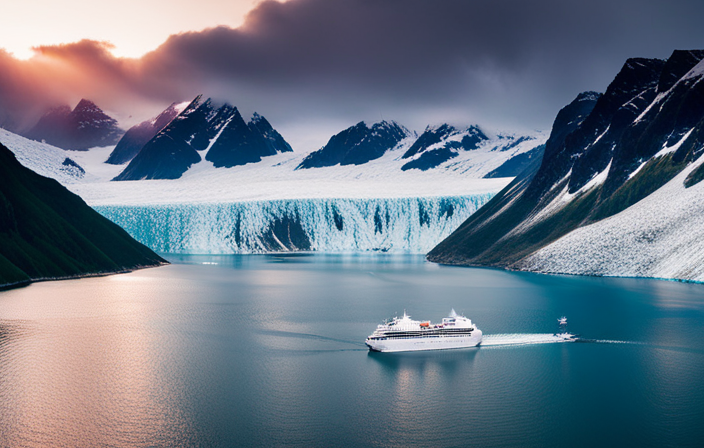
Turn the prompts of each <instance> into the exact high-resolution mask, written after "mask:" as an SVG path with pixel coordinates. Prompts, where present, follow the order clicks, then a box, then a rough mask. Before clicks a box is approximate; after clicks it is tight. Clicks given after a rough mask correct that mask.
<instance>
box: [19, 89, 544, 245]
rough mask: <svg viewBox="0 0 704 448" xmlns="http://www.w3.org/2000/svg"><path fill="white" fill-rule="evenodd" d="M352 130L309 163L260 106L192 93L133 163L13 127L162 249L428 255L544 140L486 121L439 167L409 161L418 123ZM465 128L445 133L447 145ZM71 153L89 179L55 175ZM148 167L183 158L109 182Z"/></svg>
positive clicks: (31, 149) (39, 162)
mask: <svg viewBox="0 0 704 448" xmlns="http://www.w3.org/2000/svg"><path fill="white" fill-rule="evenodd" d="M353 128H355V127H353ZM357 129H358V130H360V131H362V134H364V135H363V136H362V137H361V138H359V139H358V140H356V144H352V145H351V146H349V147H348V148H347V150H346V152H344V153H345V155H344V157H346V158H345V159H344V160H346V161H348V162H349V163H341V160H342V159H340V161H337V162H336V163H335V164H334V165H333V166H325V167H319V168H307V169H303V168H300V167H301V165H302V164H303V162H304V161H305V160H311V158H310V154H306V153H296V152H293V151H291V148H290V146H289V145H288V144H287V143H286V142H285V140H283V138H282V137H281V136H280V134H278V133H277V132H276V131H275V130H274V129H273V128H272V127H271V125H270V124H269V123H268V122H267V121H266V120H265V119H264V118H263V117H261V116H259V115H257V114H255V115H254V116H253V118H252V119H251V120H250V121H249V123H246V122H245V121H244V119H243V118H242V116H241V115H240V114H239V112H238V111H237V109H235V108H234V107H232V106H229V105H224V106H221V107H219V108H215V107H213V106H212V104H211V102H210V101H201V99H200V98H197V99H196V100H195V101H194V102H193V103H191V104H189V105H188V106H187V107H186V108H185V109H184V110H183V111H182V113H181V114H179V115H178V116H177V117H176V118H174V119H173V120H172V121H171V122H170V123H169V124H168V125H166V126H165V127H164V128H163V129H162V130H161V131H160V132H158V133H157V135H156V136H155V137H154V138H152V139H151V140H150V141H149V142H148V143H147V144H145V146H144V147H143V148H142V150H141V151H140V153H139V155H137V156H136V157H135V158H134V159H133V160H132V161H131V162H130V163H129V164H128V165H127V166H125V165H112V164H108V163H105V160H106V159H108V156H109V155H110V153H111V151H112V152H113V153H114V151H113V148H112V147H105V148H93V149H91V150H90V151H86V152H80V153H77V152H70V153H69V152H67V151H63V150H61V149H59V148H54V147H51V146H49V145H43V148H42V150H43V151H52V154H53V156H52V157H53V158H42V157H34V156H33V155H32V154H35V153H37V151H38V149H37V148H35V146H37V145H42V144H39V143H37V142H33V141H30V140H26V139H24V138H22V137H19V136H15V137H16V141H14V142H11V143H8V146H10V147H11V148H12V149H13V151H15V152H16V154H17V156H18V158H20V159H23V160H27V161H29V162H31V163H30V165H31V166H30V167H31V168H32V169H35V170H37V171H38V172H41V173H43V174H46V175H48V176H51V177H56V178H59V179H60V180H61V182H63V183H64V184H65V185H67V186H68V187H69V188H70V189H71V190H72V191H74V192H75V193H77V194H79V195H80V196H81V197H82V198H84V200H86V202H88V204H90V205H91V206H93V207H94V208H95V209H96V210H98V211H100V212H101V213H102V214H103V215H104V216H106V217H108V218H110V219H111V220H113V221H114V222H116V223H118V224H119V225H121V226H122V227H124V228H125V229H127V230H128V231H129V232H130V234H132V235H133V236H135V237H136V238H137V239H138V240H139V241H141V242H143V243H145V244H147V245H149V246H150V247H151V248H153V249H155V250H159V251H180V252H197V253H232V252H235V253H246V252H261V251H286V250H320V251H337V252H340V251H354V252H357V251H369V250H379V251H395V252H413V253H425V252H426V251H428V250H429V249H430V248H432V247H433V246H434V245H435V244H436V243H437V242H438V241H440V240H441V239H442V238H444V237H445V236H447V235H449V234H450V232H452V230H454V229H455V228H456V227H457V226H458V225H459V224H460V223H461V222H462V221H463V220H465V219H466V218H467V217H468V216H470V215H471V214H472V213H473V212H474V211H476V210H477V209H478V208H479V207H481V206H482V205H483V204H484V203H486V202H487V201H488V200H489V199H491V197H492V196H493V195H494V194H496V193H497V192H498V191H499V190H501V188H503V187H504V186H505V185H506V184H507V183H508V182H509V181H510V177H509V178H507V177H502V178H490V179H485V178H484V176H486V175H487V173H489V172H492V171H495V170H496V169H497V168H499V167H501V166H503V165H504V164H505V163H506V162H507V161H510V160H511V159H513V158H515V157H517V156H520V155H521V154H527V153H530V152H531V151H533V149H534V148H535V147H536V145H537V146H539V145H540V144H541V143H543V142H544V141H545V136H543V135H542V134H540V133H535V134H532V135H530V136H528V137H526V136H513V135H509V134H493V133H490V132H485V131H481V132H482V135H484V136H485V138H483V139H482V140H481V141H480V142H479V143H478V144H477V145H476V146H477V147H476V148H475V149H472V150H464V149H460V150H458V155H457V156H456V157H454V158H452V159H451V160H447V161H446V162H444V163H440V164H438V165H437V166H435V167H434V168H428V169H426V170H420V169H407V170H403V169H402V167H403V166H404V165H405V164H406V163H408V162H409V160H411V159H412V158H404V154H406V153H407V152H408V150H409V148H411V147H412V146H413V145H414V143H415V142H416V140H417V135H416V134H415V133H412V132H410V131H408V130H406V129H405V128H403V127H401V126H400V125H397V124H393V123H389V122H382V123H377V124H372V125H366V124H361V125H358V127H357ZM474 129H477V130H478V129H479V128H476V127H474ZM466 131H467V129H464V130H459V131H457V132H454V133H451V135H448V136H447V137H446V138H445V139H444V140H443V141H442V142H444V143H447V144H448V145H452V143H451V142H452V139H455V138H459V139H460V140H462V137H461V135H462V133H463V132H464V133H465V134H466V133H467V132H466ZM341 134H344V131H343V133H341ZM348 134H351V132H350V133H348ZM9 135H10V134H9V133H8V136H9ZM338 135H339V134H338ZM507 135H508V137H506V136H507ZM458 136H459V137H458ZM334 140H335V138H333V139H331V141H334ZM352 140H354V139H353V138H349V139H347V140H346V141H347V142H350V141H352ZM441 140H442V139H441ZM465 140H466V139H465ZM370 142H371V143H379V142H386V143H384V144H378V145H376V146H374V145H373V144H372V145H371V146H370V145H368V143H370ZM514 142H517V143H516V144H512V143H514ZM333 146H335V145H332V146H328V149H326V151H328V150H329V149H330V148H331V147H333ZM509 146H510V147H509ZM243 147H244V148H245V149H246V148H249V150H247V151H244V150H243V149H242V148H243ZM507 147H509V148H507ZM150 148H151V149H150ZM238 148H239V149H238ZM252 148H256V151H252V150H251V149H252ZM426 149H427V148H426ZM375 151H378V153H375ZM251 153H254V154H257V155H258V156H259V160H258V161H257V160H250V161H251V162H254V163H244V162H246V161H247V160H243V155H246V154H251ZM314 153H319V152H314ZM66 154H69V155H70V156H71V158H72V160H73V161H74V162H75V163H76V165H79V166H81V167H82V168H83V169H84V170H85V174H84V175H83V177H77V176H73V177H71V178H69V177H68V176H63V177H59V176H58V174H57V170H60V169H61V163H62V162H63V159H62V156H63V158H65V155H66ZM189 154H190V155H193V154H195V155H196V156H197V161H196V160H195V157H194V158H193V159H194V161H193V163H192V164H191V165H190V166H189V165H188V163H184V160H185V162H188V159H185V158H183V157H181V156H182V155H186V156H188V155H189ZM149 158H153V159H154V160H151V161H150V160H149ZM140 159H143V160H142V162H145V164H144V165H142V162H140ZM165 161H166V162H168V163H164V162H165ZM146 162H150V163H146ZM152 162H154V163H152ZM243 163H244V164H243ZM57 167H58V168H57ZM142 168H144V169H145V170H146V169H150V170H151V171H150V173H151V174H152V175H162V177H166V176H164V173H167V174H168V173H169V170H170V169H174V168H176V169H175V173H176V174H178V175H179V177H178V178H177V179H150V180H137V181H129V182H128V181H125V182H111V179H113V178H115V177H119V176H122V175H123V174H124V173H125V172H130V171H131V170H134V171H132V172H133V173H135V172H137V171H136V170H141V169H142ZM159 170H161V171H159ZM121 172H122V173H121ZM172 172H173V171H172ZM59 173H60V172H59ZM139 177H140V178H142V177H146V176H145V175H144V173H142V174H140V176H139ZM173 177H177V176H175V175H174V176H173Z"/></svg>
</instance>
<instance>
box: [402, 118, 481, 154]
mask: <svg viewBox="0 0 704 448" xmlns="http://www.w3.org/2000/svg"><path fill="white" fill-rule="evenodd" d="M462 134H463V135H462ZM455 135H462V138H461V139H459V140H457V139H453V140H452V141H448V142H447V143H446V144H445V145H443V146H444V147H445V150H444V151H443V152H444V153H447V154H449V152H448V151H453V150H456V149H463V150H465V151H471V150H473V149H477V148H478V147H479V145H480V144H481V142H483V141H484V140H488V139H489V137H487V136H486V134H485V133H484V132H483V131H482V130H481V129H480V128H479V127H478V126H469V127H467V128H456V127H454V126H451V125H449V124H447V123H445V124H442V125H440V126H428V127H426V128H425V131H423V133H422V134H421V135H420V137H418V139H417V140H416V141H415V142H414V143H413V144H412V145H411V147H410V148H408V150H407V151H406V152H405V153H404V154H403V156H402V158H404V159H408V158H410V157H413V156H415V155H416V154H420V153H422V152H424V151H426V150H427V149H428V148H430V147H431V146H433V145H437V144H438V143H440V142H443V141H446V140H448V139H449V138H450V137H452V136H455ZM455 152H456V151H455ZM436 158H437V157H434V159H436Z"/></svg>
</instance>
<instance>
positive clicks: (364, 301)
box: [0, 256, 704, 447]
mask: <svg viewBox="0 0 704 448" xmlns="http://www.w3.org/2000/svg"><path fill="white" fill-rule="evenodd" d="M172 261H174V262H176V264H173V265H171V266H168V267H163V268H158V269H149V270H143V271H138V272H134V273H131V274H126V275H115V276H111V277H104V278H93V279H84V280H76V281H63V282H49V283H39V284H35V285H31V286H29V287H27V288H24V289H21V290H14V291H8V292H2V293H0V445H2V446H62V447H74V446H101V445H103V446H306V447H308V446H372V447H373V446H392V447H393V446H399V447H402V446H477V447H479V446H555V447H558V446H560V447H562V446H571V447H574V446H589V447H595V446H607V445H608V446H619V445H620V446H624V445H628V446H638V445H642V446H656V445H657V446H687V445H689V446H695V445H699V446H701V444H702V441H703V440H704V285H694V284H683V283H674V282H665V281H654V280H634V279H598V278H596V279H595V278H580V277H562V276H542V275H532V274H523V273H511V272H503V271H496V270H487V269H463V268H450V267H439V266H436V265H433V264H430V263H425V262H423V260H422V258H420V257H387V256H376V257H354V256H290V257H278V256H228V257H174V258H172ZM204 262H209V263H218V264H216V265H215V264H203V263H204ZM452 307H454V308H455V309H456V310H457V311H458V312H463V313H464V314H466V315H467V316H468V317H470V318H472V319H473V320H474V321H475V322H476V323H477V324H478V325H479V327H480V328H481V329H482V330H483V331H484V333H485V334H489V335H495V334H506V333H509V334H514V336H510V337H504V336H502V338H506V340H510V339H511V338H513V339H520V338H522V337H523V336H515V335H516V334H528V335H530V334H536V333H550V332H553V331H555V330H556V325H555V324H556V318H557V317H559V316H561V315H563V314H565V315H567V316H568V318H569V321H570V330H571V331H572V332H576V333H579V334H581V336H582V337H583V338H584V339H585V340H586V342H582V343H568V344H564V343H563V344H534V345H519V346H494V347H484V348H478V349H476V348H474V349H465V350H456V351H446V352H429V353H409V354H374V353H369V352H368V351H367V350H366V349H365V347H364V345H363V341H364V338H365V337H366V336H367V335H368V334H369V333H370V332H371V331H372V330H373V329H374V328H375V326H376V324H377V323H378V322H379V321H380V320H381V319H382V318H385V317H391V316H393V315H394V314H396V313H402V312H403V310H404V308H405V309H406V310H407V311H408V312H409V314H411V315H412V316H413V317H415V318H418V319H432V320H434V321H436V320H439V319H440V318H442V317H444V316H445V315H446V314H447V313H448V312H449V310H450V308H452Z"/></svg>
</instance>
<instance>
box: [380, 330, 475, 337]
mask: <svg viewBox="0 0 704 448" xmlns="http://www.w3.org/2000/svg"><path fill="white" fill-rule="evenodd" d="M472 331H474V330H467V329H464V330H456V331H431V330H428V331H394V332H387V333H382V334H381V335H379V336H382V335H383V336H427V335H440V336H442V335H448V334H470V333H472Z"/></svg>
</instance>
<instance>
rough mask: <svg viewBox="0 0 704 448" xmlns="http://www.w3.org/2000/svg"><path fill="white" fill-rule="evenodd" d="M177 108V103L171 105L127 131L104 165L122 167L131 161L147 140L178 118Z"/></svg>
mask: <svg viewBox="0 0 704 448" xmlns="http://www.w3.org/2000/svg"><path fill="white" fill-rule="evenodd" d="M177 106H178V104H177V103H172V104H171V105H170V106H169V107H167V108H166V109H164V111H162V112H161V113H160V114H159V115H157V116H156V117H154V118H152V119H151V120H147V121H143V122H141V123H139V124H137V125H135V126H132V127H131V128H130V129H128V130H127V132H126V133H125V135H123V136H122V138H121V139H120V141H119V142H117V146H115V149H114V150H113V151H112V152H111V153H110V157H108V160H107V161H106V163H109V164H112V165H122V164H123V163H127V162H129V161H130V160H132V159H133V158H134V157H135V156H136V155H137V154H138V153H139V151H140V150H141V149H142V148H143V147H144V145H145V144H146V143H147V142H148V141H149V140H151V139H152V138H153V137H154V136H155V135H156V134H157V133H158V132H159V131H161V130H162V129H163V128H164V127H165V126H166V125H168V124H169V123H171V121H172V120H173V119H174V118H176V116H178V114H179V112H180V108H178V107H177Z"/></svg>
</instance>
